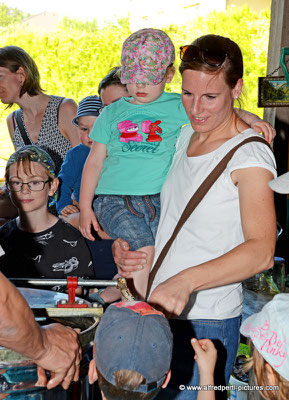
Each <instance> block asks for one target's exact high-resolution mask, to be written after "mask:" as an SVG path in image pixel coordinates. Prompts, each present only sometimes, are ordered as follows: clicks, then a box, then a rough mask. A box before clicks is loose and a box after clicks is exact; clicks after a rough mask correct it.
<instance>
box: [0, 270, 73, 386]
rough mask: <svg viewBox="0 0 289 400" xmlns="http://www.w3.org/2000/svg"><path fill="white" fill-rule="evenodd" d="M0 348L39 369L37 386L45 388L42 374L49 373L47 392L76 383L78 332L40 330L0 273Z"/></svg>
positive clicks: (50, 327) (51, 328)
mask: <svg viewBox="0 0 289 400" xmlns="http://www.w3.org/2000/svg"><path fill="white" fill-rule="evenodd" d="M0 315H1V318H0V345H1V346H4V347H6V348H9V349H11V350H14V351H16V352H18V353H20V354H22V355H24V356H26V357H28V358H31V359H32V360H33V361H34V362H35V363H36V364H37V365H38V366H39V367H41V368H40V375H41V376H42V380H41V379H39V381H38V384H41V385H45V384H46V378H45V375H44V373H43V372H44V371H43V369H45V370H48V371H51V378H50V380H49V381H48V383H47V387H48V389H51V388H53V387H55V386H57V385H59V384H61V385H62V386H63V388H64V389H67V388H68V387H69V385H70V382H71V381H72V380H74V381H75V380H78V377H79V363H80V360H81V348H80V346H79V342H78V333H77V332H76V331H75V330H73V329H72V328H70V327H65V326H63V325H60V324H51V325H47V326H44V327H40V326H39V325H38V324H37V323H36V322H35V319H34V315H33V313H32V311H31V310H30V308H29V306H28V304H27V303H26V301H25V299H24V298H23V296H22V295H21V293H20V292H19V291H18V290H17V289H16V287H15V286H13V285H12V283H10V282H9V281H8V280H7V279H6V278H5V276H4V275H3V274H2V273H1V272H0Z"/></svg>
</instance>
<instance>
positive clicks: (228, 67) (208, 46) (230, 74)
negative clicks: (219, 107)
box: [180, 34, 243, 89]
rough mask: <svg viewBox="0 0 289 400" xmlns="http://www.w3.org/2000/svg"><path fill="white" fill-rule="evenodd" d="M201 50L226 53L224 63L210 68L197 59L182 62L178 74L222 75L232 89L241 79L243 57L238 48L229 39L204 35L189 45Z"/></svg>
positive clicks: (200, 59) (199, 58)
mask: <svg viewBox="0 0 289 400" xmlns="http://www.w3.org/2000/svg"><path fill="white" fill-rule="evenodd" d="M191 44H192V45H193V46H197V47H198V48H199V49H201V50H211V51H213V52H216V51H220V52H223V53H226V54H227V56H226V58H225V61H224V62H223V63H222V65H220V66H211V65H208V64H206V62H205V61H204V60H203V59H202V58H201V57H198V58H196V59H194V60H192V61H182V62H181V65H180V73H181V74H182V73H183V72H184V71H185V70H187V69H190V70H194V71H203V72H205V73H209V74H212V75H215V74H219V73H221V72H223V73H224V77H225V82H226V83H227V85H228V86H229V87H230V88H231V89H233V88H234V87H235V86H236V84H237V82H238V79H240V78H242V77H243V56H242V52H241V49H240V47H239V46H238V45H237V43H235V42H233V41H232V40H231V39H229V38H226V37H223V36H218V35H211V34H210V35H205V36H201V37H199V38H197V39H196V40H194V41H193V42H192V43H191Z"/></svg>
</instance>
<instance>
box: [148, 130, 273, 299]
mask: <svg viewBox="0 0 289 400" xmlns="http://www.w3.org/2000/svg"><path fill="white" fill-rule="evenodd" d="M250 142H261V143H264V144H266V145H267V146H269V148H270V149H271V147H270V145H269V144H268V143H267V142H266V141H265V140H264V139H263V138H261V137H258V136H254V137H250V138H248V139H245V140H243V142H241V143H239V144H237V145H236V146H235V147H233V148H232V149H231V150H230V151H229V152H228V153H227V154H226V155H225V157H224V158H223V159H222V160H221V161H220V162H219V164H218V165H217V166H216V167H215V168H214V169H213V171H212V172H211V173H210V174H209V175H208V176H207V178H206V179H205V180H204V182H203V183H202V184H201V185H200V186H199V188H198V189H197V190H196V192H195V193H194V194H193V196H192V198H191V199H190V200H189V202H188V204H187V205H186V207H185V209H184V211H183V213H182V215H181V216H180V219H179V221H178V223H177V225H176V227H175V229H174V231H173V233H172V235H171V237H170V238H169V240H168V241H167V243H166V244H165V246H164V247H163V249H162V251H161V252H160V255H159V257H158V259H157V261H156V262H155V264H154V266H153V268H152V269H151V272H150V275H149V280H148V287H147V293H146V298H147V297H148V295H149V293H150V290H151V286H152V283H153V280H154V278H155V276H156V273H157V271H158V270H159V268H160V266H161V264H162V262H163V260H164V258H165V256H166V255H167V253H168V251H169V249H170V247H171V245H172V243H173V241H174V240H175V238H176V236H177V234H178V233H179V231H180V229H181V228H182V226H183V225H184V223H185V222H186V220H187V219H188V218H189V216H190V215H191V214H192V212H193V211H194V209H195V208H196V207H197V205H198V204H199V203H200V201H201V200H202V199H203V198H204V196H205V195H206V193H207V192H208V191H209V189H210V188H211V186H212V185H213V184H214V183H215V182H216V180H217V179H218V178H219V176H220V175H221V174H222V172H223V171H224V170H225V168H226V166H227V164H228V162H229V161H230V160H231V158H232V157H233V155H234V153H235V151H236V150H238V149H239V147H241V146H243V145H244V144H247V143H250Z"/></svg>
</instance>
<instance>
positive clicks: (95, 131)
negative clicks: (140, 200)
mask: <svg viewBox="0 0 289 400" xmlns="http://www.w3.org/2000/svg"><path fill="white" fill-rule="evenodd" d="M129 100H130V98H126V97H124V98H122V99H120V100H119V101H117V102H115V103H113V104H111V105H110V106H107V107H105V108H104V110H103V111H102V113H101V114H100V116H99V117H98V118H97V120H96V121H95V123H94V126H93V128H92V130H91V132H90V135H89V136H90V137H91V138H92V139H93V140H94V141H96V142H99V143H103V144H105V145H106V146H107V157H106V159H105V160H104V163H103V168H102V171H101V175H100V178H99V182H98V185H97V188H96V191H95V194H115V195H140V196H142V195H147V194H156V193H159V192H160V191H161V188H162V185H163V183H164V180H165V178H166V175H167V172H168V169H169V167H170V165H171V161H172V157H173V155H174V152H175V143H176V140H177V138H178V136H179V134H180V129H181V127H182V125H184V124H186V123H188V122H189V120H188V117H187V115H186V113H185V110H184V108H183V105H182V103H181V96H180V95H179V94H177V93H163V94H162V95H161V96H160V97H159V98H158V99H157V100H155V101H153V102H151V103H148V104H142V105H138V104H132V103H130V102H129Z"/></svg>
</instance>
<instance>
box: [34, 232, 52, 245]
mask: <svg viewBox="0 0 289 400" xmlns="http://www.w3.org/2000/svg"><path fill="white" fill-rule="evenodd" d="M53 237H54V234H53V232H52V231H50V232H49V233H45V234H44V235H40V236H36V237H35V242H37V243H41V244H44V245H46V244H48V242H47V240H49V239H52V238H53Z"/></svg>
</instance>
